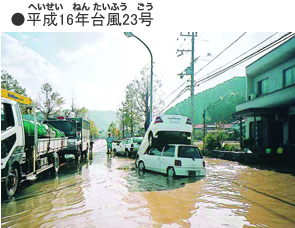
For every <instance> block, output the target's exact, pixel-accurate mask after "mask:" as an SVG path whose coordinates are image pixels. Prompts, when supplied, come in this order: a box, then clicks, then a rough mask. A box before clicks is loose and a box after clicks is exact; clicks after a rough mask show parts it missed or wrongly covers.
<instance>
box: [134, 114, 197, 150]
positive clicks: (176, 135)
mask: <svg viewBox="0 0 295 228" xmlns="http://www.w3.org/2000/svg"><path fill="white" fill-rule="evenodd" d="M192 130H193V128H192V123H191V120H190V119H189V118H188V117H186V116H181V115H160V116H157V117H156V118H155V119H154V121H153V122H151V124H150V126H149V128H148V129H147V131H146V133H145V136H144V139H143V141H142V143H141V146H140V148H139V150H138V156H140V155H142V154H144V153H145V152H146V151H147V150H149V149H151V148H155V147H157V146H161V145H162V146H164V145H168V144H190V140H191V134H192Z"/></svg>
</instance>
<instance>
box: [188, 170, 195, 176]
mask: <svg viewBox="0 0 295 228" xmlns="http://www.w3.org/2000/svg"><path fill="white" fill-rule="evenodd" d="M188 175H189V176H196V171H188Z"/></svg>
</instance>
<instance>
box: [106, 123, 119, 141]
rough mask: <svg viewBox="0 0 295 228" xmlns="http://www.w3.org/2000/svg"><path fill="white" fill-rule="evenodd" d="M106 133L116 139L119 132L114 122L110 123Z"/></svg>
mask: <svg viewBox="0 0 295 228" xmlns="http://www.w3.org/2000/svg"><path fill="white" fill-rule="evenodd" d="M108 132H110V133H111V134H112V136H113V138H118V136H119V130H118V128H117V126H116V124H115V123H114V122H111V123H110V125H109V128H108Z"/></svg>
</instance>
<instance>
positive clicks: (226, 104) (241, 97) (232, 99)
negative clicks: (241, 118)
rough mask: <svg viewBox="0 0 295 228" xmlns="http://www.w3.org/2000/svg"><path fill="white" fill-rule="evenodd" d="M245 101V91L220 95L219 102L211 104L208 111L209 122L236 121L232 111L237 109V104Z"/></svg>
mask: <svg viewBox="0 0 295 228" xmlns="http://www.w3.org/2000/svg"><path fill="white" fill-rule="evenodd" d="M243 102H245V93H244V92H237V93H233V92H232V93H231V94H229V95H226V96H224V97H220V99H219V100H218V101H217V102H214V103H211V104H209V106H208V108H207V111H208V115H207V118H208V119H207V122H209V123H218V122H220V121H221V122H223V123H231V122H233V121H234V119H233V117H232V113H234V112H235V111H236V106H237V105H239V104H241V103H243Z"/></svg>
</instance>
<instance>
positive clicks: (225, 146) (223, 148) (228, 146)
mask: <svg viewBox="0 0 295 228" xmlns="http://www.w3.org/2000/svg"><path fill="white" fill-rule="evenodd" d="M222 150H224V151H236V150H237V149H236V148H235V147H234V146H231V145H229V144H224V146H223V147H222Z"/></svg>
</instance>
